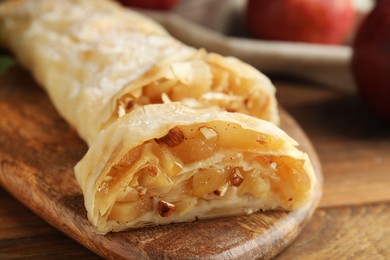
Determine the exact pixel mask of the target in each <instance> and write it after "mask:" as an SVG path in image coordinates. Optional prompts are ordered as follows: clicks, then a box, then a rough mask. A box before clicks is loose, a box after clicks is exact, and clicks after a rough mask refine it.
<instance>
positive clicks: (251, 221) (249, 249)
mask: <svg viewBox="0 0 390 260" xmlns="http://www.w3.org/2000/svg"><path fill="white" fill-rule="evenodd" d="M281 117H282V128H283V129H284V130H285V131H286V132H288V133H289V134H290V135H291V136H292V137H294V138H295V139H296V140H298V141H299V143H300V146H301V149H303V150H305V151H307V152H308V153H309V155H310V157H311V160H312V163H313V165H314V167H315V170H316V174H317V177H318V179H319V181H318V183H317V187H316V192H315V193H314V194H313V197H312V198H311V200H310V203H308V204H307V206H305V207H304V208H301V209H299V210H298V211H295V212H281V211H270V212H265V213H256V214H252V215H250V216H242V217H229V218H218V219H213V220H202V221H195V222H192V223H182V224H171V225H166V226H159V227H151V228H143V229H136V230H131V231H126V232H120V233H109V234H107V235H105V236H102V235H99V234H97V233H96V232H95V229H94V227H93V226H92V225H91V224H90V223H89V222H88V220H87V218H86V210H85V208H84V202H83V196H82V194H81V190H80V188H79V187H78V184H77V182H76V179H75V177H74V172H73V166H74V165H75V164H76V163H77V162H78V161H79V160H80V159H81V158H82V156H83V155H84V154H85V152H86V151H87V146H86V145H85V143H84V142H83V141H82V140H80V139H79V137H78V136H77V133H76V132H75V131H74V130H72V129H71V128H70V126H69V125H68V124H67V123H66V122H65V121H64V120H63V119H62V118H61V117H60V116H59V115H58V113H57V112H56V110H55V109H54V107H53V105H52V104H51V102H50V100H49V99H48V97H47V95H46V94H45V93H44V92H43V91H42V90H41V89H40V88H39V87H38V86H37V85H36V84H35V83H34V81H33V80H32V78H31V77H30V76H29V74H28V73H27V72H25V71H23V70H21V69H19V68H14V69H12V70H10V71H8V73H6V74H5V75H3V76H2V77H1V78H0V185H1V186H2V187H3V188H4V189H6V190H7V191H8V192H9V193H10V194H12V195H13V196H14V197H16V198H17V199H18V200H20V201H21V202H22V203H23V204H25V205H26V206H27V207H28V208H30V209H31V210H32V211H34V212H35V213H36V214H37V215H39V216H40V217H42V218H43V219H44V220H45V221H47V222H48V223H50V224H51V225H52V226H54V227H55V228H57V229H59V230H61V231H62V232H63V233H65V234H67V235H68V236H69V237H71V238H73V239H74V240H76V241H78V242H79V243H80V244H82V245H84V246H86V247H87V248H89V249H90V250H92V251H94V252H95V253H97V254H99V255H101V256H103V257H106V258H133V259H134V258H135V259H139V258H170V259H183V258H185V259H194V258H196V259H199V258H200V259H202V258H208V259H209V258H214V259H243V258H245V259H254V258H271V257H272V256H275V255H276V254H278V253H279V252H280V251H281V250H282V249H283V248H285V247H286V246H288V245H289V244H290V243H291V242H292V241H293V240H294V239H295V238H296V236H297V235H298V234H299V232H300V231H301V230H302V228H303V227H304V225H305V224H306V223H307V222H308V220H309V219H310V217H311V215H312V214H313V212H314V210H315V208H316V207H317V205H318V203H319V200H320V197H321V193H322V175H321V167H320V163H319V161H318V158H317V155H316V153H315V151H314V149H313V147H312V145H311V144H310V142H309V140H308V138H307V137H306V135H305V134H304V132H303V131H302V129H301V128H300V127H299V125H297V123H296V122H295V121H294V120H293V119H292V118H291V117H290V116H289V115H288V113H287V112H285V111H283V110H281Z"/></svg>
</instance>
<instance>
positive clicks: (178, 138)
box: [155, 127, 185, 147]
mask: <svg viewBox="0 0 390 260" xmlns="http://www.w3.org/2000/svg"><path fill="white" fill-rule="evenodd" d="M184 139H185V137H184V134H183V132H182V131H181V130H180V129H179V128H178V127H174V128H172V129H171V130H169V132H168V134H166V135H165V136H163V137H161V138H158V139H155V141H156V142H157V143H158V144H160V143H164V144H166V145H168V146H169V147H175V146H178V145H179V144H181V143H182V142H183V141H184Z"/></svg>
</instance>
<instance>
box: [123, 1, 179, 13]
mask: <svg viewBox="0 0 390 260" xmlns="http://www.w3.org/2000/svg"><path fill="white" fill-rule="evenodd" d="M119 2H120V3H121V4H123V5H124V6H129V7H137V8H144V9H157V10H165V11H167V10H171V9H172V8H173V7H175V6H176V5H177V3H178V2H179V0H119Z"/></svg>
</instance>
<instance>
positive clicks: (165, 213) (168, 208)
mask: <svg viewBox="0 0 390 260" xmlns="http://www.w3.org/2000/svg"><path fill="white" fill-rule="evenodd" d="M175 209H176V206H175V205H174V204H172V203H169V202H166V201H163V200H160V201H159V202H158V208H157V210H158V213H159V214H160V216H161V217H163V218H165V217H169V216H170V215H171V214H172V213H173V212H174V211H175Z"/></svg>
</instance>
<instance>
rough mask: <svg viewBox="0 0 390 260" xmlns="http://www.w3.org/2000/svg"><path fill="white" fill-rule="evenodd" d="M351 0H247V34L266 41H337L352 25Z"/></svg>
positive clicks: (352, 11) (339, 41)
mask: <svg viewBox="0 0 390 260" xmlns="http://www.w3.org/2000/svg"><path fill="white" fill-rule="evenodd" d="M352 1H353V0H249V1H248V5H247V13H246V18H247V24H248V29H249V33H250V34H251V36H252V37H255V38H261V39H269V40H283V41H300V42H310V43H321V44H340V43H342V42H343V41H345V40H346V38H347V36H348V35H349V33H350V32H351V30H352V27H353V25H354V21H355V16H356V13H355V9H354V5H353V3H352Z"/></svg>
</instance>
